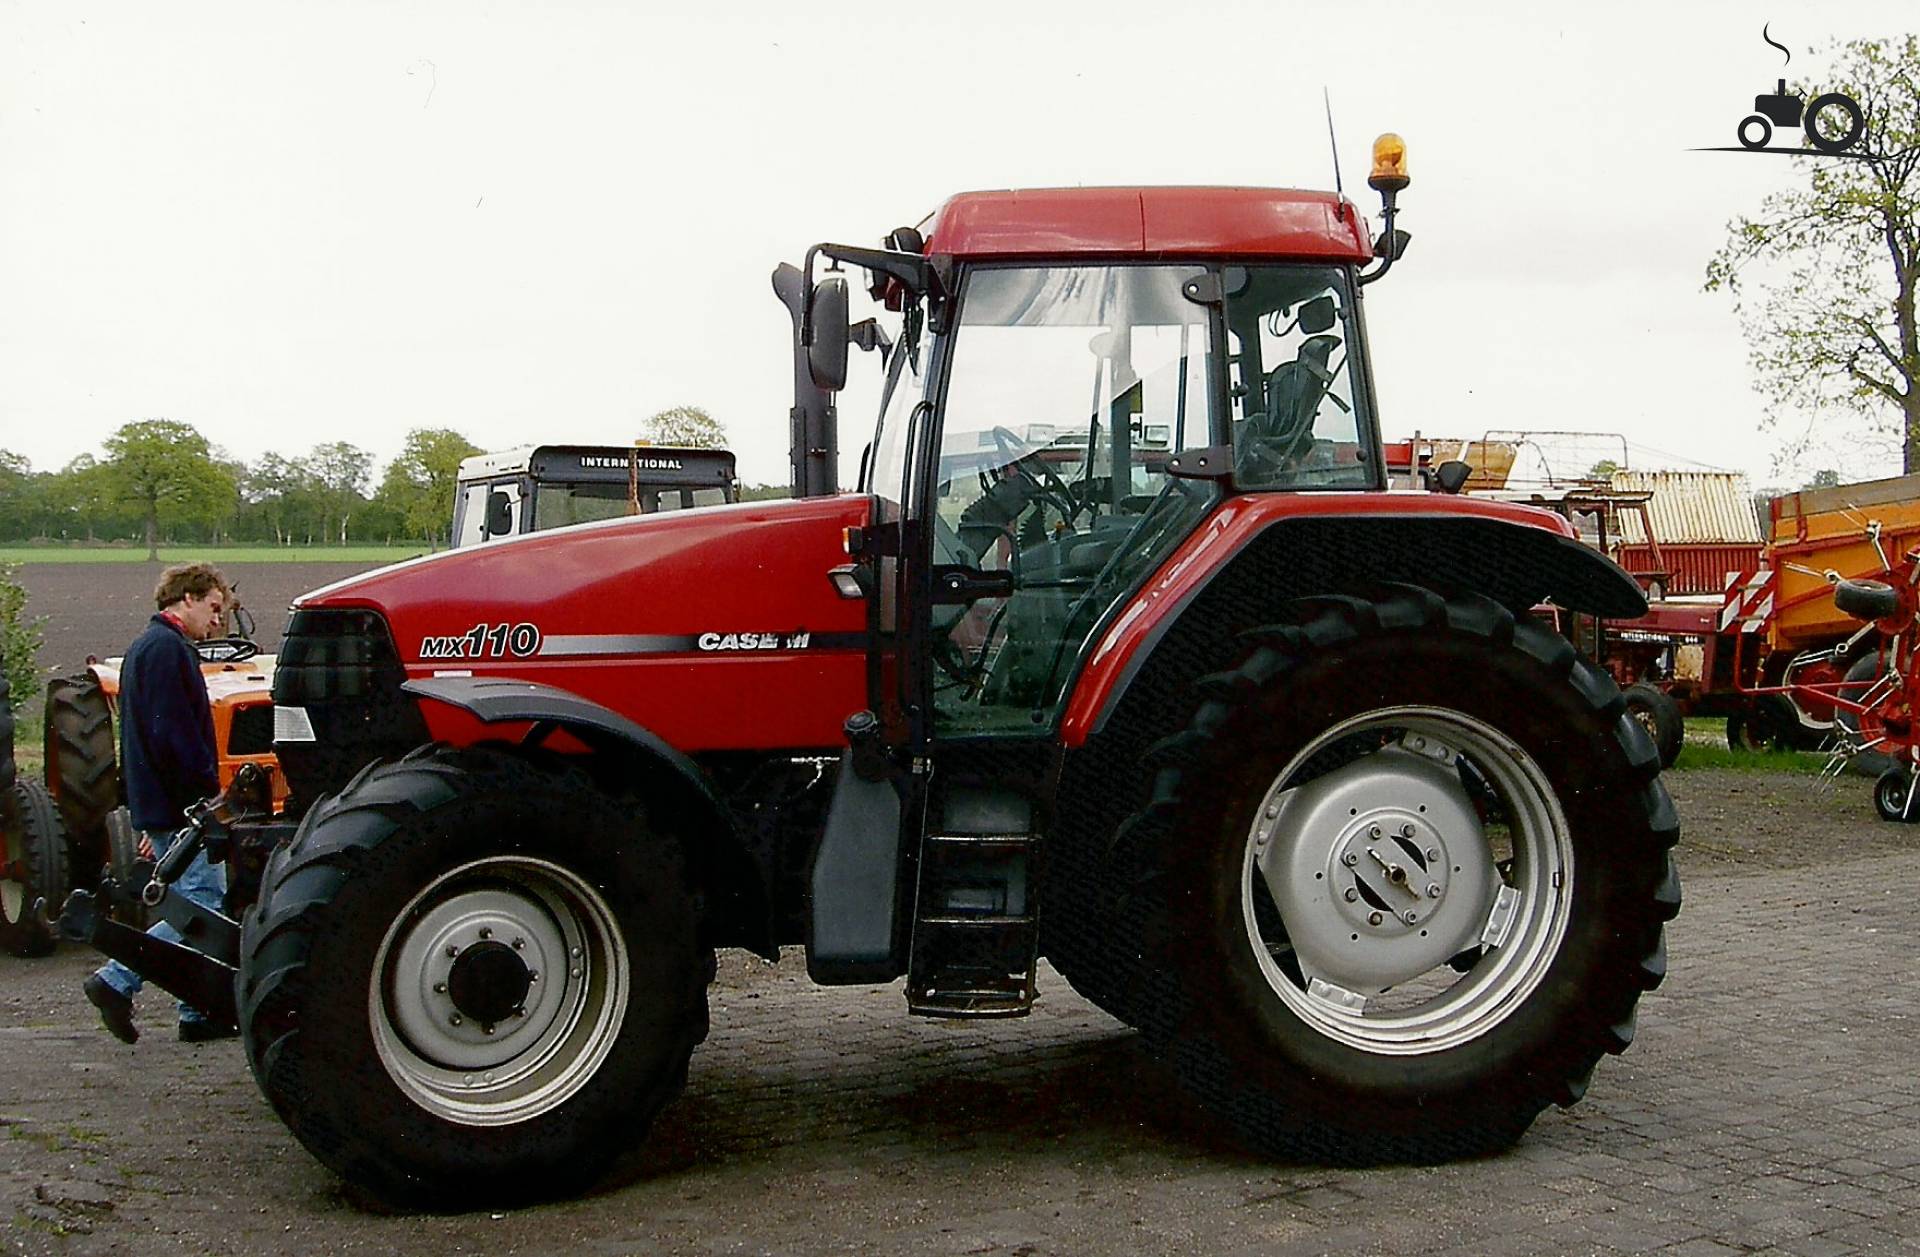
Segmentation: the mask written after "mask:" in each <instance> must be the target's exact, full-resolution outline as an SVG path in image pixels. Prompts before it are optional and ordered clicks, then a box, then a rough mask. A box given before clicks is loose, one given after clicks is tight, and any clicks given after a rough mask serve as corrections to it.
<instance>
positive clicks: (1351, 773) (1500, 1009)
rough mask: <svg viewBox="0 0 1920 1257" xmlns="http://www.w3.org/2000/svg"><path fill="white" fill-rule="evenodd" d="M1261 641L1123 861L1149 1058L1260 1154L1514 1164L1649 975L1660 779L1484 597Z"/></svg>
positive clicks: (1354, 618) (1624, 1032)
mask: <svg viewBox="0 0 1920 1257" xmlns="http://www.w3.org/2000/svg"><path fill="white" fill-rule="evenodd" d="M1259 639H1260V640H1261V642H1262V644H1260V645H1258V646H1257V647H1256V648H1255V649H1254V650H1253V651H1252V652H1251V653H1250V654H1249V655H1248V656H1247V657H1246V658H1245V659H1244V660H1243V661H1242V663H1241V665H1240V666H1239V667H1238V668H1237V669H1235V670H1233V671H1231V672H1229V673H1226V674H1222V675H1219V676H1215V677H1211V678H1208V679H1207V680H1205V681H1203V682H1202V693H1203V694H1204V695H1207V696H1208V697H1206V698H1205V699H1204V701H1203V702H1202V703H1201V705H1200V706H1199V708H1198V710H1197V712H1196V714H1195V716H1194V717H1193V720H1192V722H1191V724H1190V725H1189V727H1188V729H1187V730H1186V731H1185V732H1184V733H1182V734H1179V735H1176V736H1175V737H1173V738H1171V739H1169V740H1167V741H1166V742H1164V743H1162V744H1161V746H1160V747H1159V748H1158V749H1157V750H1156V753H1155V756H1156V758H1157V760H1158V763H1159V771H1158V775H1157V779H1156V781H1155V784H1154V802H1153V803H1152V804H1151V805H1150V806H1149V807H1148V808H1147V809H1146V810H1145V811H1144V812H1142V813H1140V814H1138V815H1137V816H1136V817H1135V818H1134V820H1133V821H1131V822H1129V824H1128V826H1127V828H1126V829H1125V830H1123V831H1122V833H1121V835H1120V837H1119V840H1118V845H1119V849H1120V850H1121V852H1123V853H1130V854H1128V855H1126V857H1125V858H1130V859H1131V860H1132V861H1134V867H1135V879H1134V880H1135V885H1136V888H1137V889H1136V894H1138V895H1140V896H1142V897H1143V898H1144V899H1145V900H1146V902H1147V911H1146V914H1145V916H1144V925H1145V929H1144V932H1143V937H1142V939H1141V946H1142V948H1143V949H1144V950H1145V952H1146V954H1147V958H1148V962H1149V963H1148V964H1147V965H1146V966H1145V970H1144V971H1145V973H1146V975H1147V980H1148V981H1149V982H1153V981H1158V982H1159V984H1160V985H1159V989H1158V990H1156V991H1152V992H1150V993H1149V994H1150V995H1151V998H1149V999H1147V1000H1144V1001H1142V1003H1141V1007H1142V1008H1143V1009H1145V1010H1151V1011H1150V1014H1149V1016H1148V1017H1147V1021H1146V1025H1145V1026H1144V1027H1143V1029H1144V1031H1145V1033H1146V1035H1147V1041H1148V1043H1149V1044H1150V1045H1152V1046H1153V1047H1155V1048H1156V1049H1157V1050H1159V1051H1161V1052H1163V1053H1164V1054H1165V1055H1167V1056H1168V1057H1169V1058H1170V1059H1171V1060H1172V1061H1173V1063H1174V1066H1175V1068H1176V1069H1177V1070H1178V1071H1179V1073H1180V1074H1181V1075H1182V1077H1183V1078H1184V1079H1185V1081H1186V1082H1187V1084H1188V1085H1189V1086H1190V1087H1191V1088H1192V1090H1193V1091H1194V1092H1195V1094H1196V1095H1197V1096H1198V1097H1199V1098H1200V1099H1202V1100H1203V1101H1204V1102H1205V1103H1206V1104H1207V1105H1208V1106H1209V1107H1211V1108H1213V1109H1215V1110H1216V1111H1218V1112H1219V1113H1220V1114H1222V1115H1223V1116H1224V1117H1225V1118H1226V1120H1227V1121H1229V1122H1230V1123H1232V1124H1233V1125H1234V1126H1236V1127H1237V1128H1238V1129H1239V1131H1240V1133H1241V1134H1242V1135H1244V1136H1245V1137H1247V1138H1248V1139H1250V1140H1251V1141H1252V1142H1254V1143H1255V1144H1256V1145H1257V1146H1259V1147H1262V1148H1266V1149H1269V1150H1284V1151H1285V1152H1287V1153H1288V1154H1291V1155H1301V1154H1304V1155H1307V1156H1311V1157H1314V1158H1317V1159H1324V1160H1333V1161H1340V1162H1348V1163H1374V1162H1389V1161H1415V1162H1425V1161H1432V1160H1436V1159H1442V1158H1450V1157H1456V1156H1463V1155H1475V1154H1479V1153H1485V1152H1490V1151H1493V1150H1497V1149H1499V1148H1503V1147H1505V1146H1507V1145H1509V1144H1510V1143H1512V1142H1513V1141H1514V1140H1516V1139H1518V1138H1519V1136H1520V1135H1521V1134H1522V1133H1523V1132H1524V1131H1525V1130H1526V1128H1527V1126H1528V1125H1529V1124H1530V1123H1531V1122H1532V1121H1533V1119H1534V1117H1535V1116H1536V1115H1537V1114H1538V1113H1539V1111H1540V1110H1541V1109H1542V1108H1544V1107H1545V1106H1546V1105H1547V1104H1548V1103H1550V1102H1557V1103H1560V1104H1571V1103H1573V1102H1574V1101H1575V1100H1577V1099H1578V1098H1579V1097H1580V1096H1581V1094H1582V1093H1583V1092H1584V1091H1585V1089H1586V1085H1587V1080H1588V1077H1589V1076H1590V1074H1591V1073H1592V1070H1593V1068H1594V1065H1595V1063H1596V1062H1597V1061H1598V1060H1599V1058H1600V1057H1601V1055H1602V1054H1604V1053H1609V1052H1619V1051H1622V1050H1623V1049H1625V1048H1626V1046H1627V1045H1628V1043H1629V1042H1631V1040H1632V1038H1633V1018H1634V1006H1635V1004H1636V1003H1637V1002H1638V1000H1639V998H1640V995H1641V993H1642V992H1644V991H1646V990H1649V989H1651V988H1652V987H1654V986H1655V985H1657V984H1658V983H1659V982H1660V980H1661V978H1662V977H1663V976H1664V975H1665V972H1666V951H1665V942H1664V923H1665V922H1666V921H1667V920H1669V919H1670V918H1672V917H1673V915H1674V914H1675V913H1676V912H1678V910H1679V907H1680V885H1679V878H1678V875H1677V874H1676V872H1675V870H1674V866H1673V862H1672V860H1671V858H1670V856H1669V849H1670V848H1671V847H1672V846H1673V844H1674V842H1675V840H1676V839H1677V837H1678V833H1679V823H1678V820H1677V818H1676V816H1675V814H1674V810H1673V806H1672V804H1671V802H1670V801H1669V800H1668V798H1667V794H1666V791H1665V789H1664V788H1662V786H1661V785H1660V782H1659V779H1658V775H1659V770H1660V763H1659V756H1658V753H1657V752H1656V751H1655V749H1654V747H1653V744H1652V742H1651V741H1650V740H1649V739H1648V738H1647V736H1646V734H1645V731H1644V730H1643V729H1642V728H1641V726H1640V725H1639V724H1638V723H1637V722H1635V721H1634V720H1633V719H1632V718H1630V717H1629V716H1627V714H1626V706H1625V703H1624V701H1623V700H1622V698H1621V694H1620V691H1619V690H1618V688H1616V687H1615V685H1614V683H1613V681H1612V680H1611V679H1610V678H1609V677H1608V676H1607V675H1606V674H1605V673H1604V672H1602V671H1600V670H1599V669H1597V668H1595V667H1593V666H1592V665H1591V664H1589V663H1587V662H1586V661H1585V660H1583V659H1580V658H1579V657H1578V656H1577V655H1576V653H1575V651H1574V649H1573V647H1572V646H1571V645H1569V644H1568V643H1567V642H1566V641H1565V639H1563V638H1561V637H1558V636H1556V635H1554V634H1553V633H1551V632H1549V631H1547V630H1546V629H1545V628H1542V627H1540V626H1537V625H1535V624H1534V623H1533V622H1532V621H1530V620H1527V619H1524V618H1520V619H1516V617H1515V616H1514V615H1513V614H1512V613H1511V612H1509V611H1508V610H1507V609H1505V608H1504V607H1501V606H1499V605H1498V604H1496V603H1494V602H1491V601H1489V600H1486V599H1483V598H1479V597H1458V598H1453V599H1450V600H1449V599H1442V598H1440V597H1439V596H1437V595H1434V594H1432V593H1429V592H1427V591H1424V590H1415V589H1407V588H1401V589H1399V590H1397V591H1396V592H1394V593H1392V594H1390V595H1389V596H1386V597H1384V598H1382V599H1381V600H1378V601H1370V600H1364V599H1356V598H1334V599H1313V600H1309V601H1308V602H1307V603H1304V604H1301V606H1300V609H1299V614H1298V618H1297V622H1295V623H1291V624H1287V625H1282V626H1276V627H1274V628H1272V629H1269V630H1263V631H1262V633H1261V634H1259Z"/></svg>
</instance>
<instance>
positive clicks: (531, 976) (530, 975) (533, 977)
mask: <svg viewBox="0 0 1920 1257" xmlns="http://www.w3.org/2000/svg"><path fill="white" fill-rule="evenodd" d="M539 980H540V974H539V971H538V970H534V969H529V970H527V981H529V982H538V981H539Z"/></svg>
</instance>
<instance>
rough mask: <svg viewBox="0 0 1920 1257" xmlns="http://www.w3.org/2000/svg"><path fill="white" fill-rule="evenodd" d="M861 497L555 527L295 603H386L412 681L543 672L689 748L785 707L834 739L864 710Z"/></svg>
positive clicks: (550, 680) (815, 739) (715, 743)
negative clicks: (835, 572) (856, 550)
mask: <svg viewBox="0 0 1920 1257" xmlns="http://www.w3.org/2000/svg"><path fill="white" fill-rule="evenodd" d="M868 504H869V500H868V499H867V498H866V497H865V496H863V495H858V494H845V495H841V496H838V497H825V498H802V499H786V500H780V501H772V502H743V503H736V504H734V505H730V506H716V507H708V508H705V509H700V510H690V511H675V512H670V513H666V514H659V515H642V516H635V517H632V518H628V519H618V520H608V521H605V522H602V523H596V524H583V525H579V526H577V527H573V528H562V529H555V530H553V531H550V532H540V533H533V534H530V535H528V536H525V537H518V538H513V539H510V540H506V541H498V542H492V543H490V544H488V545H485V546H478V547H473V548H470V549H459V550H451V551H448V552H446V553H444V554H438V555H432V556H429V557H426V558H421V559H414V560H411V561H409V562H405V563H399V564H395V565H393V566H391V567H385V568H380V569H378V570H376V571H372V572H368V573H366V574H364V575H361V576H355V577H352V578H349V579H347V580H344V581H340V582H338V583H336V584H333V585H328V586H326V587H324V588H322V589H317V590H314V591H313V592H311V593H309V594H306V595H304V596H302V597H301V598H299V599H297V600H296V601H295V603H294V607H295V609H296V610H325V609H334V608H341V609H345V608H364V609H370V610H374V611H378V612H379V613H380V614H381V615H382V617H383V618H384V619H385V621H386V623H387V626H388V628H389V629H390V630H391V631H392V633H393V641H394V645H395V647H396V648H397V650H398V652H399V656H400V662H401V664H402V666H403V667H404V669H405V671H406V673H407V675H408V676H409V677H410V678H417V677H432V676H466V675H471V676H475V677H481V676H504V677H518V678H522V679H525V680H529V681H538V682H542V683H544V684H547V685H553V686H557V687H559V688H561V689H565V690H569V691H571V692H573V693H575V694H578V695H580V696H581V697H583V698H587V699H590V700H592V701H594V702H598V703H600V704H602V705H604V706H606V707H609V708H611V709H612V710H614V711H617V712H619V713H620V714H622V715H624V716H626V717H628V718H629V719H633V720H637V721H638V722H640V723H641V724H643V725H645V726H647V727H648V728H650V729H652V730H653V731H654V732H656V733H658V734H660V735H661V736H663V737H666V738H667V739H668V740H669V741H671V742H672V743H673V744H674V745H675V746H677V747H679V748H681V749H682V750H688V751H692V750H700V749H719V748H724V747H728V746H734V745H748V744H754V745H761V746H764V745H767V742H766V741H765V736H766V733H767V729H766V728H764V727H762V728H760V729H756V728H755V727H754V720H753V719H743V718H742V717H743V714H745V713H748V712H752V713H754V715H755V717H756V718H758V717H762V716H770V715H772V713H773V712H774V711H775V710H776V709H778V710H780V711H784V712H787V713H789V714H790V716H791V718H790V719H786V718H778V717H775V718H773V719H772V723H773V724H774V725H776V726H779V727H781V728H782V729H783V732H782V734H781V741H782V742H784V743H786V744H787V745H791V746H796V747H801V746H831V745H835V744H836V743H837V742H838V741H839V740H840V723H841V721H842V720H843V719H844V718H845V716H846V715H847V714H848V713H849V712H853V711H857V710H859V709H860V708H861V707H864V706H865V705H866V691H865V658H866V656H865V648H866V628H867V621H866V603H865V601H864V600H861V599H848V598H843V597H841V596H840V594H839V593H838V591H837V590H836V589H835V587H834V584H833V582H832V579H831V578H830V576H829V573H830V572H831V571H832V569H833V568H835V567H838V566H840V565H842V564H844V563H846V562H847V557H846V553H845V549H844V542H843V534H844V530H845V529H846V528H848V527H851V526H858V525H862V524H864V523H866V522H867V514H868ZM427 706H428V707H429V708H432V707H434V706H437V705H436V704H428V705H427ZM428 718H429V721H430V723H431V722H432V721H433V720H434V719H435V716H434V713H433V712H432V711H429V712H428Z"/></svg>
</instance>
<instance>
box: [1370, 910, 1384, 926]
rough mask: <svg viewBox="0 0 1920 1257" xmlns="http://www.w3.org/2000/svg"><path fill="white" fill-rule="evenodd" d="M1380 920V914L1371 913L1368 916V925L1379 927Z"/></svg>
mask: <svg viewBox="0 0 1920 1257" xmlns="http://www.w3.org/2000/svg"><path fill="white" fill-rule="evenodd" d="M1380 919H1381V918H1380V914H1379V913H1377V912H1369V913H1368V914H1367V924H1368V925H1378V924H1380Z"/></svg>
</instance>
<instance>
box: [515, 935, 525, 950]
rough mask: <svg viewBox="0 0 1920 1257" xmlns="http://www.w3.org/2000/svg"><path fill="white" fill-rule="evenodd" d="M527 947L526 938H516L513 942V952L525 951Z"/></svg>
mask: <svg viewBox="0 0 1920 1257" xmlns="http://www.w3.org/2000/svg"><path fill="white" fill-rule="evenodd" d="M526 946H527V940H526V939H524V938H516V939H514V940H513V950H515V951H524V950H525V949H526Z"/></svg>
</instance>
